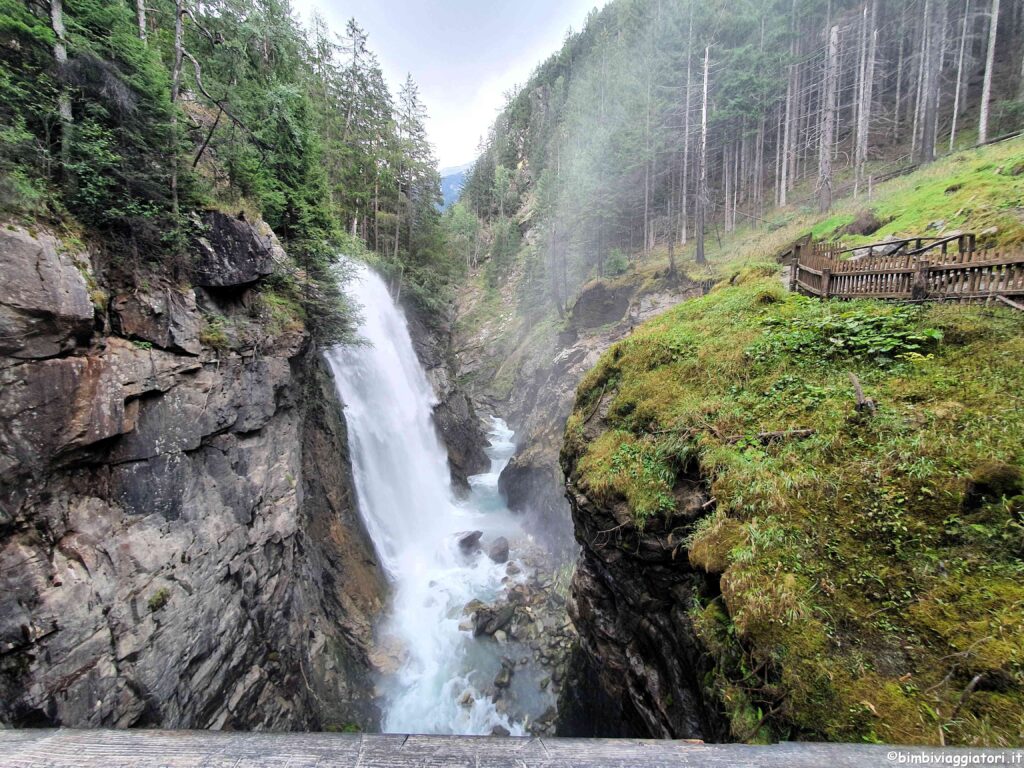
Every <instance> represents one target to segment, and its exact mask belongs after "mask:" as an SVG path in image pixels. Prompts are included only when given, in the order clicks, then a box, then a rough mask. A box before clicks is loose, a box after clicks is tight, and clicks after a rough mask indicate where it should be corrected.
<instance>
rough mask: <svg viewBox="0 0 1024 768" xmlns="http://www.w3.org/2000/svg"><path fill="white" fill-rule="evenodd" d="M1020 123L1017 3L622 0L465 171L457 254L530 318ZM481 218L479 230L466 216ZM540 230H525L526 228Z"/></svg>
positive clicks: (522, 93) (502, 121)
mask: <svg viewBox="0 0 1024 768" xmlns="http://www.w3.org/2000/svg"><path fill="white" fill-rule="evenodd" d="M1022 125H1024V5H1022V4H1021V3H1013V2H1002V3H1000V0H889V1H886V0H857V2H852V1H851V0H743V1H742V2H729V3H725V2H714V3H708V2H699V1H698V0H687V1H686V2H668V1H667V0H620V2H614V3H611V4H609V5H608V6H606V7H605V8H604V9H603V10H601V11H599V12H598V11H595V12H592V13H591V15H590V16H589V17H588V19H587V22H586V24H585V26H584V28H583V30H582V31H581V32H579V33H576V34H571V35H569V36H568V38H567V39H566V41H565V44H564V45H563V47H562V49H561V50H560V51H559V52H558V53H556V54H555V55H553V56H552V57H550V58H549V59H548V60H547V61H545V62H544V63H543V64H542V65H541V66H540V67H539V68H538V69H537V70H536V71H535V73H534V75H533V77H532V78H531V79H530V80H529V82H527V83H526V84H525V85H524V86H523V87H522V88H521V89H519V90H518V91H516V92H515V93H514V94H512V95H511V96H510V98H509V100H508V104H507V106H506V108H505V110H504V111H503V112H502V114H501V115H500V116H499V118H498V120H497V121H496V122H495V124H494V126H493V127H492V129H491V131H490V133H489V135H488V136H487V138H486V140H485V142H484V146H483V148H482V154H481V156H480V158H479V159H478V161H477V163H476V165H475V167H474V169H473V172H472V174H471V175H470V177H469V179H468V180H467V183H466V186H465V189H464V193H463V203H462V205H461V208H462V210H458V208H459V206H457V209H456V210H455V211H453V213H452V218H453V219H455V220H461V221H462V222H463V226H462V229H461V231H463V232H464V233H467V234H466V235H465V236H464V237H463V239H462V240H458V241H456V242H457V243H460V244H461V251H460V255H461V258H463V259H465V260H466V261H467V262H469V263H473V262H475V261H477V260H481V259H483V258H489V262H488V264H487V270H488V276H489V278H490V281H491V283H492V285H495V284H497V283H500V282H501V281H503V280H504V279H505V278H506V277H507V276H508V275H509V274H510V273H511V272H512V271H513V270H514V269H515V270H520V269H521V271H522V279H521V284H520V289H519V295H520V303H521V304H522V307H521V308H522V309H523V310H524V313H525V314H533V315H534V316H536V315H537V314H540V313H544V312H546V311H548V310H550V309H551V308H552V307H554V308H555V309H557V311H558V313H559V314H561V313H563V312H564V311H565V309H566V307H567V306H568V305H569V304H571V301H572V299H573V297H574V295H575V292H576V291H577V289H578V288H579V287H580V286H581V285H582V284H583V283H584V282H586V281H587V280H589V279H591V278H593V277H597V276H602V275H613V274H616V273H618V272H620V271H622V270H624V269H625V268H626V267H627V266H628V260H629V259H630V258H631V257H632V256H634V255H635V254H644V253H648V252H650V251H651V250H652V249H653V248H655V247H661V248H666V249H667V251H668V258H669V263H670V270H671V272H672V273H673V276H674V275H675V273H676V270H677V261H676V251H677V249H681V248H684V247H686V248H692V249H693V257H694V259H695V261H696V263H697V264H698V265H699V264H703V263H704V261H705V243H706V242H708V241H709V239H711V238H718V237H721V236H722V235H723V233H727V232H730V231H731V230H734V229H735V228H737V227H738V226H742V225H751V226H763V227H772V226H774V221H773V220H772V216H771V212H772V211H773V209H777V208H780V207H783V208H784V207H785V206H793V205H805V206H811V205H813V206H819V207H820V208H821V210H828V209H829V207H830V206H831V204H832V201H833V200H834V199H836V198H838V197H840V196H845V195H848V194H854V195H863V196H865V197H867V196H870V195H871V191H872V187H873V185H874V184H876V183H878V182H879V181H881V180H883V179H885V178H887V177H889V176H891V175H892V174H894V173H899V172H902V171H905V170H907V169H910V168H913V167H917V166H919V165H921V164H925V163H929V162H931V161H932V160H934V159H935V158H936V156H938V155H940V154H942V153H944V152H947V151H951V150H952V149H954V148H961V147H965V146H972V145H974V144H978V143H985V142H986V141H989V140H991V139H993V138H994V137H998V136H1000V135H1003V134H1006V133H1008V132H1011V131H1016V130H1019V129H1020V127H1021V126H1022ZM474 219H475V220H477V221H482V222H484V223H485V224H486V226H485V227H479V226H478V227H477V228H476V229H474V227H473V224H474ZM528 229H529V230H532V231H533V235H532V237H531V238H530V241H529V242H528V243H526V244H525V245H524V244H522V243H521V242H520V236H521V234H522V233H523V232H524V231H525V230H528Z"/></svg>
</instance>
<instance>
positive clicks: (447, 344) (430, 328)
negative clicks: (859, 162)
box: [404, 303, 490, 493]
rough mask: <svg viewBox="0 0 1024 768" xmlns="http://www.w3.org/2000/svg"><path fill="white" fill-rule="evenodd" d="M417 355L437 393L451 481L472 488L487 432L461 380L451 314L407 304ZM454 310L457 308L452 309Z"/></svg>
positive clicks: (483, 462) (482, 463)
mask: <svg viewBox="0 0 1024 768" xmlns="http://www.w3.org/2000/svg"><path fill="white" fill-rule="evenodd" d="M404 311H405V316H406V320H407V321H408V325H409V334H410V336H411V337H412V342H413V348H414V349H415V350H416V356H417V357H418V358H419V361H420V363H421V364H422V365H423V368H424V370H425V371H426V374H427V380H428V381H429V382H430V385H431V387H433V389H434V394H435V395H436V396H437V405H435V406H434V425H435V426H436V427H437V432H438V434H439V435H440V437H441V440H442V441H443V443H444V446H445V449H446V450H447V452H448V468H449V470H450V471H451V477H452V484H453V485H454V486H455V488H456V490H457V491H458V492H459V493H465V492H467V491H468V490H469V477H470V476H471V475H476V474H479V473H481V472H486V471H487V468H488V467H489V466H490V460H489V459H488V458H487V453H486V448H487V435H486V433H485V431H484V428H483V426H482V423H481V421H480V418H479V416H478V415H477V412H476V408H475V406H474V404H473V400H472V399H471V398H470V395H469V393H468V392H466V390H465V389H464V388H463V387H462V386H461V385H460V384H459V383H458V372H459V364H458V360H457V358H456V355H455V353H454V349H453V343H454V335H453V332H452V321H451V318H440V319H439V318H436V317H434V318H432V319H431V321H429V322H428V321H427V319H426V316H425V314H424V313H423V312H421V311H420V310H419V309H418V308H417V307H415V306H413V305H411V304H409V303H406V304H405V306H404ZM452 314H454V308H453V309H452Z"/></svg>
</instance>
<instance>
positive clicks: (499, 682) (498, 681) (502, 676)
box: [494, 659, 515, 689]
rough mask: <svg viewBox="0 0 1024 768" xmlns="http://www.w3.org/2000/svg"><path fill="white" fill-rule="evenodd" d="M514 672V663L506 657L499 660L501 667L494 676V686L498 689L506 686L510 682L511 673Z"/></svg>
mask: <svg viewBox="0 0 1024 768" xmlns="http://www.w3.org/2000/svg"><path fill="white" fill-rule="evenodd" d="M514 672H515V665H514V664H512V663H511V662H510V661H509V660H508V659H502V660H501V669H500V670H499V671H498V674H497V675H495V677H494V687H495V688H498V689H503V688H508V687H509V686H510V685H511V684H512V674H513V673H514Z"/></svg>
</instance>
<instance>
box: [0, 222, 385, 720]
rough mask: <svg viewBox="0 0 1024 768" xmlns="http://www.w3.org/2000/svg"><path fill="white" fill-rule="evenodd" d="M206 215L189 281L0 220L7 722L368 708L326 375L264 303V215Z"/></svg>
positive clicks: (358, 530) (297, 331) (2, 681)
mask: <svg viewBox="0 0 1024 768" xmlns="http://www.w3.org/2000/svg"><path fill="white" fill-rule="evenodd" d="M204 224H205V233H204V236H203V237H202V238H200V239H199V240H198V241H197V243H196V245H195V249H194V250H195V253H194V264H193V265H192V268H193V279H192V281H191V282H192V287H188V288H183V287H182V286H180V285H178V284H176V283H172V282H171V281H170V280H168V279H163V278H161V276H160V274H159V273H156V272H154V273H153V274H151V275H150V276H149V279H147V280H145V281H136V282H135V287H133V288H130V289H129V288H127V287H125V285H124V283H123V281H118V280H117V279H116V278H111V277H109V275H106V274H100V272H99V271H97V270H96V268H95V264H94V262H95V261H96V260H97V259H95V257H94V256H93V255H92V254H90V253H89V252H88V251H86V250H82V249H79V248H71V249H69V248H68V247H66V246H65V245H64V244H63V243H61V241H60V240H59V239H58V238H57V237H55V236H53V235H52V234H49V233H46V232H29V231H26V230H25V229H22V228H19V227H15V226H8V227H7V228H6V229H5V230H3V231H0V266H2V270H0V271H2V273H3V275H4V281H3V284H2V285H0V453H2V456H0V722H2V723H4V724H9V725H64V726H163V727H169V728H183V727H193V728H211V727H212V728H274V729H314V728H329V727H344V726H348V725H352V724H357V725H359V726H361V727H364V728H372V727H374V725H375V724H376V717H377V715H376V712H375V710H374V706H373V704H372V686H371V683H370V679H369V678H370V665H369V662H368V659H367V653H368V650H369V645H370V642H371V624H372V620H373V618H374V616H375V614H376V613H377V612H378V610H379V608H380V605H381V601H382V599H383V593H384V582H383V579H382V576H381V574H380V571H379V569H378V567H377V564H376V562H375V557H374V553H373V549H372V546H371V544H370V542H369V540H368V538H367V537H366V535H365V533H364V531H363V529H362V526H361V524H360V523H359V518H358V514H357V511H356V509H355V502H354V494H353V488H352V483H351V478H350V476H349V470H348V468H347V467H348V463H347V460H346V455H347V440H346V435H345V424H344V417H343V414H342V410H341V407H340V404H339V403H338V401H337V398H336V395H335V390H334V386H333V382H332V381H331V379H330V374H329V372H328V370H327V368H326V366H325V365H324V364H323V363H322V362H321V360H320V358H319V356H318V355H317V354H316V353H315V351H313V350H312V348H311V345H310V343H309V340H308V337H307V335H306V333H305V331H304V330H303V328H302V326H301V323H299V324H298V325H296V324H294V323H290V324H285V326H284V327H278V326H279V324H275V323H272V322H270V320H269V318H268V316H267V315H266V313H265V312H263V311H261V309H260V307H261V306H263V305H262V304H261V302H260V300H259V297H260V292H261V290H263V288H264V280H265V278H266V276H268V275H269V274H271V273H272V272H273V271H274V269H275V268H277V266H279V265H280V263H281V261H282V259H285V258H286V257H285V256H284V254H283V252H282V251H281V250H280V246H278V245H277V243H276V240H275V239H274V238H273V235H272V233H269V231H267V230H265V228H262V227H260V226H259V225H251V224H249V223H246V222H244V221H239V220H236V219H233V218H230V217H227V216H223V215H220V214H207V215H206V217H205V222H204ZM140 286H141V287H140ZM106 296H109V297H110V300H109V304H108V303H107V301H106Z"/></svg>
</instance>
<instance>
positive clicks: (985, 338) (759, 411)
mask: <svg viewBox="0 0 1024 768" xmlns="http://www.w3.org/2000/svg"><path fill="white" fill-rule="evenodd" d="M1022 161H1024V142H1021V141H1019V140H1018V141H1014V142H1007V143H1005V144H1002V145H997V146H993V147H989V148H986V149H984V150H977V151H970V152H965V153H962V154H959V155H956V156H953V157H951V158H948V159H947V160H945V161H943V162H941V163H938V164H936V165H934V166H932V167H930V168H928V169H925V170H922V171H919V172H917V173H915V174H912V175H910V176H907V177H905V178H902V179H898V180H895V181H892V182H889V183H888V184H886V185H884V186H882V187H880V188H879V189H878V190H876V192H877V194H876V196H875V197H874V199H873V200H871V201H870V202H867V201H864V200H856V201H854V200H851V201H848V202H847V203H844V204H842V205H841V206H840V207H839V208H838V209H837V210H836V212H835V215H833V216H823V215H818V216H815V215H813V214H809V213H806V212H805V213H802V214H794V215H793V216H792V217H791V219H790V220H789V221H787V222H786V223H785V225H784V226H781V227H780V228H779V229H778V230H776V232H775V233H774V234H773V235H771V236H770V237H769V238H764V237H755V236H753V235H749V234H747V235H745V234H743V233H740V232H737V233H735V235H734V236H732V237H731V238H730V239H728V240H723V250H724V251H727V252H726V253H723V254H722V255H721V257H720V259H717V260H716V259H714V258H713V259H712V269H714V270H715V271H717V272H718V273H719V274H721V275H724V276H727V277H729V278H730V279H728V280H725V281H723V282H722V283H721V284H720V285H719V286H718V287H717V288H715V289H714V290H713V291H712V292H711V293H710V294H709V295H708V296H706V297H704V298H702V299H697V300H694V301H689V302H684V303H682V304H680V305H678V306H677V307H675V308H674V309H672V310H670V311H668V312H666V313H665V314H663V315H661V316H659V317H658V318H656V319H654V320H652V321H650V322H648V323H646V324H644V325H642V326H641V327H640V328H638V329H637V330H636V332H635V333H634V334H633V335H632V336H631V337H630V338H628V339H626V340H624V341H623V342H621V343H619V344H617V345H615V346H614V347H612V348H611V349H610V350H609V351H608V352H607V353H606V354H605V355H604V356H603V357H602V359H601V361H600V362H599V364H598V365H597V366H596V368H594V369H593V370H592V371H591V372H590V373H589V374H588V375H587V377H586V378H585V379H584V381H583V382H582V384H581V385H580V388H579V390H578V395H577V400H576V404H575V408H574V411H573V414H572V416H571V417H570V419H569V423H568V427H567V430H566V439H565V445H564V448H563V464H564V467H565V469H566V472H567V476H568V477H569V479H570V483H571V485H572V487H573V488H575V489H576V491H577V492H579V493H581V494H584V495H585V496H586V497H587V498H589V499H590V501H591V502H594V503H597V504H600V505H602V506H605V507H615V506H616V505H625V507H626V508H627V509H628V511H629V515H630V521H629V526H631V527H634V528H635V529H637V530H640V531H642V530H644V529H645V528H652V527H653V529H655V530H658V531H665V532H668V542H669V545H671V546H675V547H677V548H678V555H677V557H679V558H686V559H688V561H689V563H690V564H691V566H692V567H694V568H696V569H697V570H698V571H699V572H701V573H705V574H706V575H707V585H708V587H707V589H706V590H705V591H704V592H702V593H694V594H693V595H691V597H690V598H689V599H688V600H687V601H686V604H685V605H684V606H682V607H683V608H685V610H686V611H688V612H689V615H690V617H691V619H692V622H693V626H694V628H695V633H696V635H697V637H698V639H699V641H700V643H701V644H702V646H703V648H704V650H705V652H706V653H707V654H708V655H709V656H710V657H711V658H712V659H713V662H712V663H713V672H712V673H711V674H710V675H709V676H708V677H707V678H706V679H705V680H704V681H703V686H704V687H705V689H706V695H707V696H708V698H709V699H710V700H712V701H715V702H717V703H718V706H720V707H721V708H722V709H723V710H724V711H725V713H726V715H727V717H728V720H729V726H730V729H731V736H732V737H733V738H736V739H740V740H754V741H757V740H769V739H787V738H790V739H792V738H797V739H828V740H869V741H875V740H880V741H886V742H890V743H941V742H945V743H949V744H952V743H957V744H987V745H1020V744H1021V743H1024V714H1022V713H1024V588H1022V586H1021V585H1022V583H1024V580H1022V577H1024V480H1022V478H1024V452H1022V448H1021V446H1022V445H1024V398H1022V392H1021V387H1020V382H1021V381H1024V334H1022V329H1024V328H1022V323H1024V321H1022V318H1021V315H1020V313H1019V312H1014V311H1013V310H1009V309H999V308H986V307H977V306H974V307H968V306H959V305H930V306H907V305H898V304H886V303H881V302H872V301H851V302H842V301H829V302H821V301H818V300H814V299H810V298H806V297H803V296H800V295H797V294H791V293H788V292H787V291H786V290H785V289H784V287H783V285H782V284H781V281H780V277H779V274H778V269H779V268H778V266H777V265H775V264H774V263H770V262H766V261H765V260H764V257H765V256H767V255H770V254H772V253H774V252H775V251H776V250H777V248H778V247H779V246H781V245H782V244H783V243H785V242H789V241H791V239H792V238H793V237H794V236H795V235H797V234H802V233H803V232H806V231H807V230H808V229H812V228H813V230H814V231H815V232H817V233H818V234H820V235H822V236H840V235H841V236H842V239H844V240H847V241H853V242H856V241H858V240H860V241H863V240H867V239H874V238H878V237H879V236H882V235H886V234H894V233H913V232H921V231H922V230H924V229H928V225H929V224H930V223H932V222H942V223H941V224H936V225H933V226H932V229H933V230H934V229H936V228H945V229H951V228H954V227H956V228H964V229H974V228H975V226H979V225H980V226H983V227H984V228H985V229H987V230H989V231H988V233H987V235H986V237H987V240H988V244H989V245H992V246H993V247H997V248H998V247H1003V246H1009V245H1013V244H1018V243H1019V242H1020V240H1021V236H1022V215H1021V212H1022V210H1024V206H1022V192H1024V182H1022V178H1024V177H1022V176H1021V167H1022V166H1021V163H1022ZM864 210H870V211H872V212H873V214H874V216H876V217H877V218H878V219H879V220H882V221H886V222H887V223H885V224H884V225H883V226H882V227H881V228H879V229H878V230H877V231H875V232H873V233H872V234H871V235H870V236H866V235H865V236H855V235H851V234H848V233H844V232H843V231H842V230H843V229H844V228H845V227H846V226H847V225H848V224H849V223H850V222H851V221H852V220H853V219H855V218H857V217H858V216H859V215H860V213H861V212H862V211H864ZM745 238H750V239H749V240H745ZM732 248H734V249H735V250H733V251H731V253H729V252H728V249H732ZM851 374H853V375H854V376H855V377H856V378H857V381H858V382H859V384H860V386H861V387H862V388H863V392H864V395H865V396H866V397H867V398H870V399H871V400H873V401H874V403H875V404H876V410H874V411H872V410H871V409H867V408H860V409H858V408H857V404H856V398H855V389H854V383H853V380H852V379H851ZM595 412H597V413H600V414H602V421H601V422H600V429H599V434H596V435H595V434H594V433H593V431H592V430H593V428H594V427H593V424H592V423H591V422H590V421H589V420H590V419H592V418H593V417H594V415H595ZM588 425H589V426H588ZM588 430H591V431H589V432H588ZM694 475H697V476H699V477H700V478H701V482H702V483H703V484H704V485H705V486H706V492H707V494H708V496H709V497H710V498H711V499H713V500H714V501H713V503H711V504H709V505H708V508H707V509H706V510H704V512H703V513H702V514H701V516H700V517H699V519H694V518H692V517H687V516H686V514H685V513H684V512H683V511H682V510H680V509H678V508H677V493H676V491H677V486H678V484H679V483H680V482H683V481H684V480H685V479H686V478H688V477H692V476H694ZM662 597H664V596H662Z"/></svg>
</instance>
